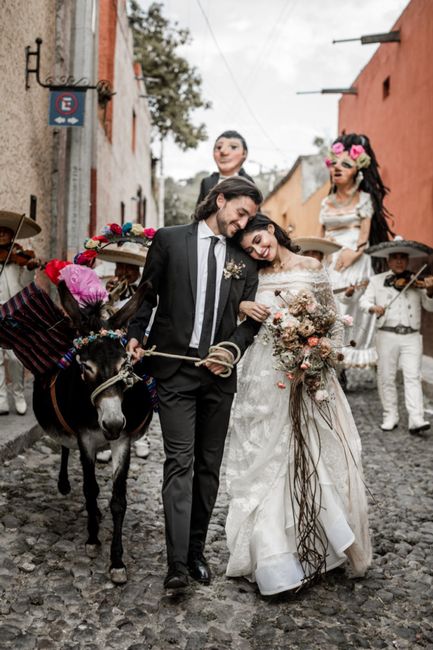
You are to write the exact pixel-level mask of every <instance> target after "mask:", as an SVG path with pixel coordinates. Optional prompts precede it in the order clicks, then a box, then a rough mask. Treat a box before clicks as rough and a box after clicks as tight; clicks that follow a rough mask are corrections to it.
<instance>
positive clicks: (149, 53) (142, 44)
mask: <svg viewBox="0 0 433 650" xmlns="http://www.w3.org/2000/svg"><path fill="white" fill-rule="evenodd" d="M129 20H130V24H131V26H132V28H133V31H134V52H135V57H136V59H137V60H138V61H139V62H140V64H141V67H142V69H143V74H144V75H145V76H146V77H147V76H148V77H150V78H149V79H146V91H147V94H148V95H149V98H148V102H149V109H150V112H151V115H152V122H153V125H154V126H155V127H156V129H157V131H158V133H159V136H160V137H161V138H165V137H166V136H167V135H169V134H170V135H171V136H172V137H173V139H174V141H175V143H176V144H177V145H178V146H179V147H180V148H181V149H183V150H184V151H185V150H187V149H194V148H196V147H197V145H198V144H199V142H201V141H202V140H206V139H207V133H206V128H205V125H204V124H200V125H198V126H195V125H194V124H193V123H192V121H191V114H192V113H193V111H194V110H196V109H198V108H210V103H209V102H207V101H205V100H204V99H203V97H202V95H201V84H202V81H201V77H200V75H199V73H198V72H197V69H196V68H195V67H191V66H190V64H189V63H188V61H187V60H186V59H185V58H184V57H182V56H180V55H179V54H178V53H177V50H178V48H179V47H181V46H183V45H185V44H187V43H189V42H190V40H191V39H190V33H189V30H188V29H181V28H179V27H178V25H177V23H174V24H173V25H171V24H170V21H169V20H167V19H166V18H164V16H163V15H162V3H158V2H153V3H152V4H151V5H150V6H149V8H148V9H147V11H143V10H142V9H141V8H140V6H139V4H138V2H136V0H131V1H130V3H129Z"/></svg>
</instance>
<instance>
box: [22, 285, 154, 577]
mask: <svg viewBox="0 0 433 650" xmlns="http://www.w3.org/2000/svg"><path fill="white" fill-rule="evenodd" d="M58 290H59V295H60V299H61V302H62V305H63V308H64V309H65V311H66V312H67V314H68V315H69V317H70V319H71V320H72V323H73V325H74V327H75V328H76V329H77V331H78V333H79V334H80V336H81V338H79V339H77V340H76V341H75V342H74V344H75V346H76V347H77V348H78V349H77V353H76V355H75V358H74V359H73V360H72V362H71V364H70V366H69V367H67V368H65V369H62V370H60V371H58V372H57V373H56V374H55V375H53V376H52V377H51V378H50V380H49V382H48V383H47V381H46V380H44V381H43V380H41V379H40V378H39V379H38V378H35V383H34V391H33V408H34V412H35V415H36V418H37V420H38V422H39V424H40V425H41V427H42V428H43V429H44V431H45V432H46V433H48V434H49V435H50V436H52V437H53V438H54V439H56V440H57V441H58V442H60V444H61V446H62V454H61V466H60V472H59V478H58V483H57V485H58V489H59V491H60V492H61V494H68V493H69V492H70V490H71V486H70V483H69V479H68V457H69V450H70V449H72V448H77V447H78V449H79V452H80V459H81V465H82V468H83V490H84V497H85V500H86V509H87V530H88V539H87V542H86V553H87V555H88V556H89V557H96V556H97V553H98V550H99V547H100V541H99V539H98V532H99V522H100V519H101V513H100V511H99V509H98V505H97V497H98V494H99V487H98V484H97V482H96V477H95V457H96V451H97V450H98V449H100V448H102V447H104V446H106V445H107V443H108V444H109V445H110V447H111V451H112V473H113V490H112V497H111V502H110V509H111V513H112V517H113V536H112V543H111V566H110V577H111V580H112V582H114V583H115V584H123V583H125V582H126V581H127V572H126V568H125V565H124V563H123V560H122V557H123V547H122V526H123V520H124V517H125V512H126V482H127V476H128V469H129V461H130V446H131V442H132V441H133V440H136V439H137V438H139V437H140V436H142V435H143V433H145V431H146V429H147V427H148V426H149V424H150V421H151V419H152V402H151V398H150V396H149V392H148V390H147V387H146V385H145V383H144V382H143V381H137V380H138V379H139V378H138V377H137V375H135V373H134V371H133V368H132V366H131V364H130V361H129V358H128V355H127V353H126V350H125V346H124V341H123V340H122V335H121V332H119V331H117V332H116V330H120V328H121V327H122V326H123V325H124V324H125V323H126V322H127V321H128V320H129V318H130V317H131V316H132V314H133V313H134V312H135V311H136V308H137V306H138V304H139V302H140V301H141V299H142V297H143V295H144V294H145V293H146V290H148V285H145V284H143V285H141V286H140V287H139V289H138V290H137V292H136V293H135V295H134V296H133V297H132V298H131V299H130V300H129V301H128V303H126V304H125V305H124V306H123V307H122V308H121V309H120V310H119V311H118V312H116V313H115V314H114V315H112V316H110V317H109V318H108V319H106V318H104V311H103V305H102V304H101V303H97V304H92V305H87V306H86V307H84V308H82V307H79V305H78V303H77V302H76V300H75V298H74V297H73V296H72V294H71V293H70V291H69V289H68V288H67V286H66V284H65V283H64V282H60V283H59V286H58ZM91 333H92V334H91ZM134 382H135V383H134ZM132 384H134V385H132Z"/></svg>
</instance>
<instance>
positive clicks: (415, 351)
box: [360, 271, 433, 429]
mask: <svg viewBox="0 0 433 650" xmlns="http://www.w3.org/2000/svg"><path fill="white" fill-rule="evenodd" d="M389 275H392V273H391V272H390V271H386V272H385V273H379V274H378V275H375V276H373V277H372V278H370V282H369V285H368V287H367V289H366V291H365V293H364V294H363V295H362V296H361V298H360V306H361V309H363V310H364V311H366V312H368V310H369V309H370V307H373V305H381V306H382V307H385V306H386V305H388V304H389V303H390V301H391V300H392V299H393V298H394V297H395V296H396V295H397V293H398V292H397V290H396V289H394V287H390V286H385V284H384V282H385V279H386V278H387V276H389ZM422 307H424V309H426V310H427V311H433V298H429V297H428V296H427V293H426V290H425V289H412V288H409V289H408V290H407V291H406V292H405V293H403V294H402V295H400V296H399V298H398V299H397V300H395V301H394V302H393V304H392V305H391V306H390V307H389V308H388V309H387V310H386V312H385V314H384V316H382V317H381V318H378V319H377V331H376V349H377V354H378V364H377V367H378V384H379V395H380V399H381V402H382V407H383V418H384V422H388V423H391V425H394V424H397V422H398V398H397V387H396V374H397V369H398V365H399V363H400V367H401V369H402V372H403V380H404V396H405V405H406V410H407V412H408V415H409V429H416V428H417V427H419V426H420V425H421V424H422V423H423V422H424V405H423V394H422V385H421V359H422V336H421V334H420V327H421V308H422ZM398 326H400V327H398ZM382 328H397V331H386V330H384V329H382ZM409 328H410V329H411V330H413V331H412V332H409ZM399 331H400V332H402V331H403V332H406V333H399ZM408 332H409V333H408Z"/></svg>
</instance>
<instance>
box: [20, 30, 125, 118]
mask: <svg viewBox="0 0 433 650" xmlns="http://www.w3.org/2000/svg"><path fill="white" fill-rule="evenodd" d="M35 42H36V50H34V51H31V50H30V46H29V45H28V46H27V47H26V48H25V52H26V90H28V89H29V88H30V83H29V78H30V75H31V74H34V75H35V76H36V81H37V83H38V84H39V86H42V88H48V90H81V91H84V92H86V91H87V90H96V91H97V93H98V104H99V105H100V106H102V107H105V106H106V105H107V103H108V102H109V101H110V100H111V98H112V96H113V95H115V94H116V93H114V92H113V90H112V87H111V83H110V81H108V80H107V79H101V80H100V81H98V83H97V84H96V85H92V84H90V83H87V79H86V78H85V77H82V78H81V79H75V78H74V77H73V76H72V75H69V76H65V77H61V78H60V79H59V80H58V82H56V80H55V79H53V77H46V79H45V82H43V81H41V78H40V63H41V45H42V39H41V38H37V39H36V41H35ZM31 57H34V58H33V59H31ZM31 62H32V64H33V66H34V67H33V68H32V67H30V66H31Z"/></svg>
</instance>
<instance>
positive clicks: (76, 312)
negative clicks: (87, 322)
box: [57, 280, 83, 330]
mask: <svg viewBox="0 0 433 650" xmlns="http://www.w3.org/2000/svg"><path fill="white" fill-rule="evenodd" d="M57 291H58V292H59V296H60V302H61V303H62V307H63V309H64V310H65V312H66V313H67V314H68V316H69V318H70V319H71V321H72V324H73V325H74V327H76V328H77V329H78V330H79V329H81V326H82V324H83V318H82V314H81V311H80V307H79V305H78V302H77V301H76V300H75V298H74V296H73V295H72V293H71V292H70V291H69V289H68V287H67V285H66V282H65V281H64V280H60V282H59V284H58V285H57Z"/></svg>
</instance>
